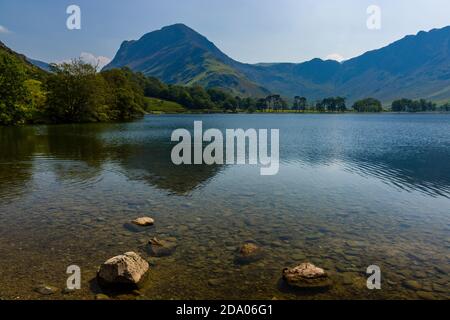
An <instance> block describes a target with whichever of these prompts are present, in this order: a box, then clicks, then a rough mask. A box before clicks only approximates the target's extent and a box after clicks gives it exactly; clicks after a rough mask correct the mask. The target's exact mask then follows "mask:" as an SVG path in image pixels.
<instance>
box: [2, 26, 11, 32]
mask: <svg viewBox="0 0 450 320" xmlns="http://www.w3.org/2000/svg"><path fill="white" fill-rule="evenodd" d="M0 33H11V31H9V30H8V29H7V28H6V27H4V26H2V25H0Z"/></svg>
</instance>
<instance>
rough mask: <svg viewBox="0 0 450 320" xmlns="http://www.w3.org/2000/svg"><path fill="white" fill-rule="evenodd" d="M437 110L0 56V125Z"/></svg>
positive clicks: (430, 105) (406, 102)
mask: <svg viewBox="0 0 450 320" xmlns="http://www.w3.org/2000/svg"><path fill="white" fill-rule="evenodd" d="M386 111H392V112H435V111H442V112H447V111H450V102H449V103H446V104H442V105H440V106H438V105H437V104H436V103H434V102H430V101H426V100H423V99H422V100H417V101H416V100H410V99H400V100H396V101H394V102H393V103H392V105H391V107H390V108H385V107H383V105H382V103H381V102H380V101H379V100H376V99H374V98H366V99H362V100H359V101H357V102H355V103H354V104H353V105H352V106H351V107H349V106H347V103H346V99H345V98H344V97H328V98H325V99H322V100H319V101H308V99H307V98H306V97H301V96H296V97H294V98H293V101H292V102H287V100H286V99H284V98H283V97H281V96H280V95H269V96H267V97H264V98H253V97H239V96H233V95H231V94H229V93H228V92H226V91H223V90H221V89H216V88H210V89H205V88H203V87H201V86H181V85H170V84H165V83H163V82H161V81H160V80H158V79H157V78H154V77H147V76H145V75H143V74H142V73H137V72H133V71H131V70H130V69H128V68H122V69H113V70H108V71H102V72H97V68H96V67H95V66H92V65H90V64H87V63H84V62H83V61H81V60H73V61H72V62H70V63H61V64H53V65H51V72H46V71H43V70H41V69H38V68H37V67H34V66H32V65H31V64H27V63H25V62H24V61H22V60H21V59H19V58H17V57H14V56H10V55H4V54H3V55H0V125H21V124H44V123H45V124H47V123H48V124H56V123H87V122H121V121H131V120H135V119H139V118H141V117H143V116H144V115H145V114H146V113H204V112H207V113H214V112H216V113H219V112H227V113H237V112H247V113H254V112H264V113H272V112H298V113H301V112H304V113H306V112H315V113H326V112H328V113H344V112H386Z"/></svg>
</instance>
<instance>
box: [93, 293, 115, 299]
mask: <svg viewBox="0 0 450 320" xmlns="http://www.w3.org/2000/svg"><path fill="white" fill-rule="evenodd" d="M95 300H111V298H110V297H108V296H107V295H106V294H103V293H99V294H96V295H95Z"/></svg>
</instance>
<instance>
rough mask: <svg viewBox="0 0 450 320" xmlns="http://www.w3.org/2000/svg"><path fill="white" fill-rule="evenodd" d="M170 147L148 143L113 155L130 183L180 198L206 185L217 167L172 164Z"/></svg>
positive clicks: (218, 169)
mask: <svg viewBox="0 0 450 320" xmlns="http://www.w3.org/2000/svg"><path fill="white" fill-rule="evenodd" d="M172 147H173V145H172V144H169V143H167V142H164V141H159V142H158V141H151V142H149V143H145V144H144V145H127V146H126V147H125V149H126V151H125V150H123V149H122V150H121V152H119V153H116V156H118V155H119V154H120V156H118V157H117V161H118V162H119V163H120V165H121V167H122V168H123V169H124V170H123V174H124V175H126V176H127V177H128V178H129V179H131V180H138V181H144V182H146V183H148V184H150V185H153V186H155V187H157V188H159V189H164V190H168V191H169V192H173V193H175V194H180V195H184V194H187V193H189V192H191V191H193V190H194V189H196V188H199V187H202V186H204V185H206V184H207V183H208V181H210V180H211V179H212V178H213V177H214V176H215V175H216V174H218V173H219V172H220V170H221V168H223V167H221V166H218V165H215V166H207V165H181V166H177V165H174V164H173V163H172V160H171V158H170V154H171V151H172Z"/></svg>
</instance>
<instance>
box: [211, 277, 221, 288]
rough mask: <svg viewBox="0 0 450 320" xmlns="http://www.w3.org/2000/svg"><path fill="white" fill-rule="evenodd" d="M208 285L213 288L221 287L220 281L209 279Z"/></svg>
mask: <svg viewBox="0 0 450 320" xmlns="http://www.w3.org/2000/svg"><path fill="white" fill-rule="evenodd" d="M208 285H209V286H211V287H217V286H219V285H220V280H219V279H209V280H208Z"/></svg>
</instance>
